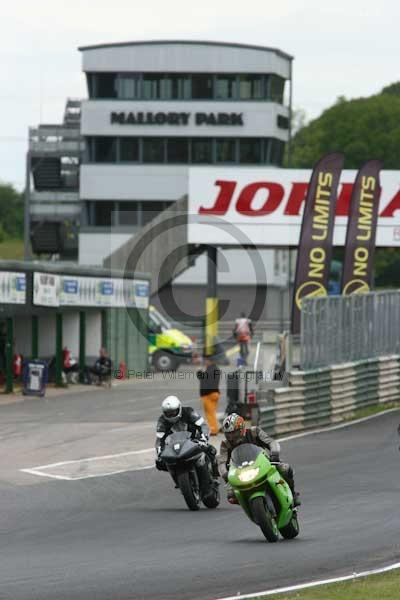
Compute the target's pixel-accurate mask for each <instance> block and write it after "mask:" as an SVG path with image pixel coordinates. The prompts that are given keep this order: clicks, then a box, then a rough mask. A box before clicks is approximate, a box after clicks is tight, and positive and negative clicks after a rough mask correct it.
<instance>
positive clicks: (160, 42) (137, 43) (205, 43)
mask: <svg viewBox="0 0 400 600" xmlns="http://www.w3.org/2000/svg"><path fill="white" fill-rule="evenodd" d="M171 44H186V45H188V46H198V45H200V46H217V47H218V46H225V47H228V48H243V49H246V50H258V51H259V52H274V53H275V54H278V55H279V56H282V57H283V58H287V59H288V60H293V56H291V55H290V54H287V53H286V52H283V51H282V50H279V48H270V47H268V46H256V45H252V44H236V43H234V42H212V41H209V40H147V41H141V42H140V41H135V42H116V43H114V44H95V45H94V46H79V47H78V50H80V51H81V52H85V50H97V49H99V48H118V47H121V46H155V45H159V46H163V45H171Z"/></svg>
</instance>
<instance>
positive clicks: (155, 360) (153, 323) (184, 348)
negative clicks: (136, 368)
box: [149, 306, 193, 371]
mask: <svg viewBox="0 0 400 600" xmlns="http://www.w3.org/2000/svg"><path fill="white" fill-rule="evenodd" d="M192 352H193V343H192V340H191V339H190V338H189V337H188V336H187V335H185V334H184V333H183V331H180V330H179V329H174V328H173V327H172V325H171V323H169V321H167V319H166V318H165V317H164V316H163V315H162V314H161V313H159V312H158V310H157V309H156V308H154V306H150V308H149V356H150V361H151V364H152V365H153V366H154V368H155V369H156V370H157V371H175V370H176V369H177V368H178V367H179V365H180V364H182V363H190V362H192Z"/></svg>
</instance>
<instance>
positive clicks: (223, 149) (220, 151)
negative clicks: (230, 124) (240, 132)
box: [216, 138, 236, 163]
mask: <svg viewBox="0 0 400 600" xmlns="http://www.w3.org/2000/svg"><path fill="white" fill-rule="evenodd" d="M216 158H217V162H219V163H221V162H223V163H234V162H236V140H235V139H234V138H217V157H216Z"/></svg>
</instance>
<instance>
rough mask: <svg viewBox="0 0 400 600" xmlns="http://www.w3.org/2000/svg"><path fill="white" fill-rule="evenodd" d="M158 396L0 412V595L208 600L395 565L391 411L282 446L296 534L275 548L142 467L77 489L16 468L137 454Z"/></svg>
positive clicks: (236, 514)
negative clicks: (191, 506)
mask: <svg viewBox="0 0 400 600" xmlns="http://www.w3.org/2000/svg"><path fill="white" fill-rule="evenodd" d="M177 385H178V384H174V387H175V389H176V387H177ZM166 387H167V386H166V383H165V381H164V382H163V381H154V382H150V383H149V384H147V385H145V384H143V385H136V386H135V385H128V386H122V387H121V388H117V389H114V390H112V391H111V392H110V391H108V390H101V391H100V390H99V391H98V392H96V393H86V394H83V395H81V396H78V395H70V396H68V397H65V398H57V399H52V400H51V401H50V400H27V401H26V402H22V403H15V404H12V405H7V406H1V407H0V417H1V418H0V502H1V505H0V533H1V540H2V544H1V557H0V582H1V583H0V598H1V599H10V600H11V599H12V600H22V599H24V600H28V599H29V600H34V599H37V600H64V599H65V600H75V599H76V600H77V599H82V600H94V599H95V600H110V599H115V600H125V599H126V600H128V599H129V600H141V599H143V600H148V599H154V598H159V599H160V600H168V599H174V600H176V599H178V598H180V599H189V598H190V599H196V600H211V599H212V600H214V599H216V598H222V597H224V596H228V595H235V594H238V593H250V592H257V591H261V590H266V589H270V588H275V587H279V586H283V585H290V584H295V583H301V582H304V581H308V580H311V579H317V578H324V577H328V576H334V575H336V574H348V573H351V572H352V571H353V570H355V571H360V570H365V569H368V568H370V567H375V566H380V565H384V564H388V563H391V562H395V561H398V560H399V557H400V536H399V533H400V502H399V492H400V481H399V466H400V465H399V461H400V453H399V451H398V444H399V439H398V435H397V426H398V423H399V420H400V413H399V412H398V411H397V412H391V413H387V414H384V415H381V416H379V417H378V418H375V419H372V420H369V421H365V422H363V423H359V424H356V425H353V426H351V427H348V428H344V429H339V430H336V431H331V432H324V433H320V434H316V435H311V436H306V437H302V438H297V439H293V440H289V441H287V442H284V443H283V452H282V457H283V458H284V459H285V460H288V461H291V462H293V464H294V465H295V467H296V476H297V482H298V488H299V489H300V491H301V495H302V500H303V506H302V507H301V509H300V524H301V535H300V537H299V538H298V539H297V540H294V541H280V542H279V543H277V544H268V543H267V542H265V541H264V538H263V536H262V534H261V532H260V531H259V530H258V528H257V527H256V526H255V525H253V524H252V523H250V522H249V521H248V520H247V519H246V517H245V516H244V514H243V513H242V511H241V509H240V508H238V507H232V506H230V505H228V504H227V503H226V501H225V499H224V501H223V502H222V504H221V507H220V508H219V509H217V510H214V511H212V510H206V509H202V510H201V511H199V512H198V513H191V512H190V511H188V510H187V509H186V508H185V505H184V502H183V498H182V497H181V496H180V494H179V493H178V491H177V490H174V489H173V486H172V485H171V482H170V480H169V477H168V475H167V474H164V473H159V472H157V471H155V470H154V469H152V468H151V469H146V470H138V471H133V472H131V471H129V472H125V473H120V474H116V475H112V476H106V477H93V478H88V479H80V480H76V481H74V480H72V481H69V480H61V479H50V478H48V477H42V476H40V477H39V476H37V475H34V474H29V473H24V472H21V469H22V468H24V467H32V466H35V465H43V464H46V463H53V462H57V461H69V460H79V459H81V458H85V457H90V456H99V455H102V454H107V453H108V454H111V453H118V452H124V451H129V450H135V449H140V448H142V449H146V448H148V446H149V445H150V446H151V445H152V437H153V421H154V419H155V418H156V415H157V412H158V405H159V401H160V397H162V395H163V393H164V392H165V390H166ZM181 387H182V391H181V393H182V396H183V398H184V399H185V400H186V401H188V400H190V399H191V398H193V397H195V393H194V392H193V391H191V389H190V386H186V387H185V386H183V385H182V386H181ZM170 391H172V389H171V390H170ZM151 460H152V458H151V457H150V461H151Z"/></svg>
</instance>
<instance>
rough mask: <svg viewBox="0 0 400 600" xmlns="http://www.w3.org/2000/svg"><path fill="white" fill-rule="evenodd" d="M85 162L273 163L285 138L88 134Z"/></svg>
mask: <svg viewBox="0 0 400 600" xmlns="http://www.w3.org/2000/svg"><path fill="white" fill-rule="evenodd" d="M86 146H87V160H88V161H89V163H122V164H124V163H135V164H142V163H147V164H189V163H191V164H214V163H229V164H232V163H233V164H248V165H251V164H253V165H259V164H274V165H281V164H282V161H283V153H284V149H285V142H283V141H282V140H278V139H275V138H233V137H224V138H203V137H195V138H185V137H169V138H163V137H119V138H113V137H95V136H94V137H88V138H86Z"/></svg>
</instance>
